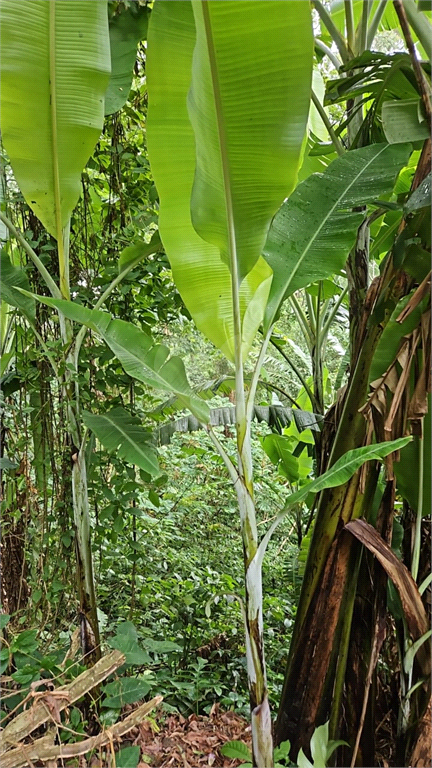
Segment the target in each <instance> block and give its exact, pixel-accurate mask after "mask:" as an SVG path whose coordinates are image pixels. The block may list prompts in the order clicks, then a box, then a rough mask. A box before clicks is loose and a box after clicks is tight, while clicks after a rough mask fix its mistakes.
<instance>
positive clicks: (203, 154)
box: [147, 0, 312, 359]
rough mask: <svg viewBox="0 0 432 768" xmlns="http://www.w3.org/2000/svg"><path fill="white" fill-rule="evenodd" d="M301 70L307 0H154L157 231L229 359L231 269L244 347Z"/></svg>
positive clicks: (151, 88) (287, 154) (152, 139)
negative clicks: (238, 0)
mask: <svg viewBox="0 0 432 768" xmlns="http://www.w3.org/2000/svg"><path fill="white" fill-rule="evenodd" d="M193 10H194V12H195V17H196V26H195V21H194V15H193ZM195 43H197V45H196V49H195V53H194V48H195ZM192 71H193V77H192V88H191V91H190V95H189V111H190V117H191V120H192V122H193V125H194V130H195V135H194V131H193V129H192V126H191V122H190V120H189V115H188V109H187V98H188V92H189V89H190V87H191V73H192ZM311 72H312V33H311V18H310V9H309V6H308V4H307V3H303V2H298V1H297V0H294V1H293V2H289V3H280V2H273V0H266V1H265V2H263V1H262V0H254V1H253V2H250V1H248V0H244V2H241V3H236V2H223V1H221V0H212V2H201V0H199V1H198V0H197V2H194V3H193V8H192V5H191V3H190V2H183V1H182V0H181V1H180V2H168V1H167V0H157V2H156V3H155V7H154V9H153V12H152V16H151V21H150V26H149V36H148V57H147V82H148V92H149V114H148V122H147V140H148V150H149V157H150V162H151V166H152V171H153V174H154V178H155V182H156V186H157V188H158V192H159V197H160V203H161V207H160V220H159V227H160V232H161V237H162V241H163V243H164V246H165V249H166V252H167V254H168V257H169V259H170V262H171V266H172V269H173V276H174V280H175V282H176V284H177V286H178V288H179V291H180V293H181V295H182V297H183V299H184V301H185V304H186V306H187V307H188V309H189V311H190V312H191V314H192V316H193V318H194V320H195V322H196V324H197V326H198V328H200V330H201V331H202V332H203V333H205V334H206V335H207V336H208V338H210V339H211V341H212V342H213V343H214V344H216V346H218V347H219V348H220V349H221V350H222V351H223V352H224V354H225V355H226V356H227V357H229V358H231V359H233V357H234V343H233V302H232V287H231V274H232V275H233V276H234V275H238V276H240V278H245V279H243V282H242V284H241V288H240V305H241V307H240V308H241V318H242V341H243V353H244V355H245V354H246V352H247V350H248V348H249V347H250V344H251V341H252V339H253V337H254V335H255V332H256V330H257V328H258V326H259V324H260V322H261V321H262V317H263V312H264V307H265V304H266V300H267V296H268V291H269V287H270V282H271V270H270V269H269V268H268V266H267V265H266V263H265V262H264V261H263V259H262V258H260V253H261V249H262V246H263V243H264V240H265V237H266V232H267V228H268V225H269V222H270V220H271V217H272V216H273V214H274V212H275V210H276V209H277V207H278V205H279V204H280V202H281V201H282V200H283V199H284V197H286V196H287V195H288V194H289V192H290V191H291V190H292V188H293V186H294V184H295V180H296V174H297V165H298V159H299V155H300V150H301V143H302V139H303V134H304V130H305V125H306V121H307V114H308V108H309V95H310V82H311ZM191 199H192V209H193V214H192V218H193V221H194V224H195V227H196V228H197V229H198V231H199V233H200V235H201V237H200V236H199V235H198V234H197V231H196V230H195V228H194V226H193V225H192V219H191ZM202 238H204V240H203V239H202ZM221 257H222V258H221ZM230 270H231V272H230ZM245 276H247V277H245Z"/></svg>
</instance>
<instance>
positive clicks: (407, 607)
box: [345, 518, 431, 678]
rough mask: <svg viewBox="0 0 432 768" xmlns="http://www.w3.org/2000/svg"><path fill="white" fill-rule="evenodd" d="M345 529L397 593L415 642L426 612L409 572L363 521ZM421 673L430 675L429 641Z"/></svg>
mask: <svg viewBox="0 0 432 768" xmlns="http://www.w3.org/2000/svg"><path fill="white" fill-rule="evenodd" d="M345 529H346V530H347V531H349V532H350V533H351V534H352V535H353V536H355V537H356V538H357V539H358V540H359V541H360V542H361V543H362V544H363V545H364V546H365V547H367V549H368V550H369V551H370V552H372V554H373V555H375V557H376V558H377V559H378V560H379V562H380V563H381V565H382V567H383V568H384V570H385V571H386V573H387V575H388V576H389V577H390V579H391V580H392V582H393V584H394V585H395V587H396V589H397V590H398V592H399V595H400V599H401V603H402V607H403V610H404V613H405V618H406V622H407V626H408V629H409V632H410V634H411V635H412V637H413V640H418V639H419V638H420V637H422V636H423V635H424V634H426V632H427V631H428V630H429V622H428V619H427V616H426V611H425V608H424V605H423V602H422V599H421V596H420V592H419V591H418V587H417V584H416V583H415V581H414V579H413V577H412V576H411V574H410V572H409V570H408V568H407V567H406V566H405V565H404V564H403V563H402V562H401V561H400V560H398V558H397V557H396V555H395V554H394V552H393V551H392V550H391V549H390V547H389V546H388V544H386V543H385V541H384V539H383V538H382V537H381V536H380V534H379V533H378V531H377V530H375V528H373V527H372V526H371V525H369V523H367V522H366V520H363V519H361V518H360V519H359V520H351V521H350V522H349V523H347V524H346V526H345ZM417 659H418V661H419V664H420V666H421V669H422V673H423V674H424V675H425V676H426V677H427V678H429V676H430V673H431V661H430V640H428V641H426V642H425V643H423V645H422V646H421V647H420V648H419V650H418V652H417Z"/></svg>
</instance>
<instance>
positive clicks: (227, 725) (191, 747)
mask: <svg viewBox="0 0 432 768" xmlns="http://www.w3.org/2000/svg"><path fill="white" fill-rule="evenodd" d="M157 727H158V729H159V730H157V731H156V728H155V726H154V723H152V722H151V721H149V720H146V721H145V722H143V723H141V724H140V725H139V726H137V727H136V728H135V729H134V730H133V731H131V732H130V734H128V743H129V744H134V745H135V744H136V745H138V746H140V747H141V755H142V757H141V762H140V763H139V767H138V768H150V767H151V768H177V767H178V766H179V768H195V767H196V766H213V768H234V766H238V765H239V764H240V762H239V761H238V760H231V759H230V758H227V757H223V756H222V755H221V753H220V748H221V747H223V745H224V744H225V743H226V742H227V741H234V740H242V741H244V742H245V743H246V744H247V745H248V746H249V747H250V746H251V741H252V737H251V729H250V725H249V724H248V722H247V720H245V718H244V717H241V716H240V715H238V714H236V713H235V712H232V711H228V712H224V711H222V710H221V709H220V707H219V704H214V705H213V707H212V709H211V711H210V714H209V716H203V715H194V714H192V715H189V717H187V718H185V717H183V716H182V715H180V714H170V715H168V716H167V717H165V718H164V720H163V721H162V722H161V723H160V724H158V726H157Z"/></svg>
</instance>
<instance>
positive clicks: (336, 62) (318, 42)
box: [315, 37, 341, 72]
mask: <svg viewBox="0 0 432 768" xmlns="http://www.w3.org/2000/svg"><path fill="white" fill-rule="evenodd" d="M315 45H316V47H317V48H319V49H320V50H321V51H322V52H323V53H325V54H326V56H328V58H329V59H330V61H331V63H332V64H333V66H334V68H335V70H336V71H337V72H339V69H340V66H341V62H340V61H339V59H338V57H337V56H336V55H335V54H334V53H333V51H332V50H331V48H329V47H328V45H326V44H325V43H323V41H322V40H320V39H319V37H316V38H315Z"/></svg>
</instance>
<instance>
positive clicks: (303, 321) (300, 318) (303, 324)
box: [289, 294, 314, 351]
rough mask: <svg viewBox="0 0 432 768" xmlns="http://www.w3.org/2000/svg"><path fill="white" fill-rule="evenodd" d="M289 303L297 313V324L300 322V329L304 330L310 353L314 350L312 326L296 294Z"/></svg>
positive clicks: (290, 298)
mask: <svg viewBox="0 0 432 768" xmlns="http://www.w3.org/2000/svg"><path fill="white" fill-rule="evenodd" d="M289 302H290V304H291V306H292V308H293V310H294V313H295V316H296V318H297V322H298V324H299V326H300V328H303V331H304V335H305V340H306V344H307V345H308V348H309V351H310V350H311V348H312V345H313V342H314V337H313V333H312V330H311V326H310V325H309V323H308V319H307V317H306V315H305V313H304V312H303V309H302V308H301V306H300V304H299V302H298V300H297V297H296V296H294V294H293V295H292V296H290V297H289Z"/></svg>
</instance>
